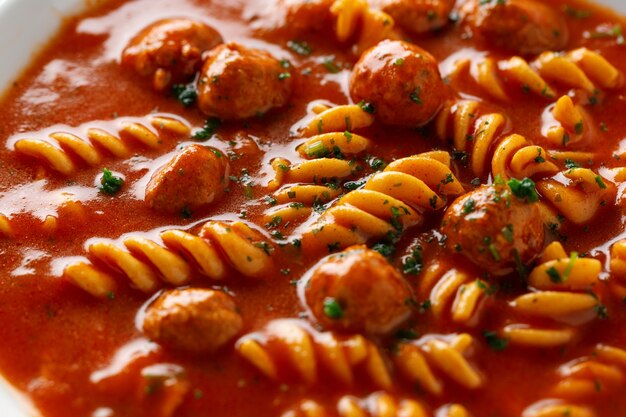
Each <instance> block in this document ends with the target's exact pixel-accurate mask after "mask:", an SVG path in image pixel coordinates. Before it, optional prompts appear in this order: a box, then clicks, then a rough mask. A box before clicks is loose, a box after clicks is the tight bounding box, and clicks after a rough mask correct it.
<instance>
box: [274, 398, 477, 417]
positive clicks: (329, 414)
mask: <svg viewBox="0 0 626 417" xmlns="http://www.w3.org/2000/svg"><path fill="white" fill-rule="evenodd" d="M434 416H437V417H469V416H470V414H469V412H468V411H467V410H466V409H465V407H463V406H462V405H459V404H450V405H445V406H443V407H440V408H439V409H438V410H436V411H435V412H431V411H430V410H428V409H427V408H426V407H424V406H423V405H422V404H420V403H419V402H418V401H415V400H411V399H401V398H396V397H395V396H393V395H391V394H388V393H386V392H375V393H373V394H370V395H368V396H367V397H365V398H357V397H354V396H351V395H345V396H343V397H341V398H339V400H338V401H337V404H336V406H333V407H332V409H331V408H329V407H324V406H323V405H321V404H319V403H317V402H316V401H315V400H304V401H301V402H300V403H299V404H298V405H296V406H295V407H293V408H292V409H291V410H289V411H287V412H285V413H284V414H283V415H282V417H434Z"/></svg>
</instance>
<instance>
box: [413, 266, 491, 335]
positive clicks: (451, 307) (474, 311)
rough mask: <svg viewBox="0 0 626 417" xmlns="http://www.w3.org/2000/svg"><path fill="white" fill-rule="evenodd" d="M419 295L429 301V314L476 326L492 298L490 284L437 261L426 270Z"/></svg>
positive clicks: (419, 288) (419, 287)
mask: <svg viewBox="0 0 626 417" xmlns="http://www.w3.org/2000/svg"><path fill="white" fill-rule="evenodd" d="M417 292H418V296H419V297H420V299H427V300H429V302H430V311H431V312H432V313H433V315H434V316H435V318H437V319H438V320H450V319H451V320H452V321H453V322H455V323H457V324H460V325H466V326H474V325H476V324H477V323H478V321H479V318H480V316H481V314H482V312H483V309H484V306H485V304H486V302H487V301H488V299H489V294H488V292H489V288H488V285H487V284H486V283H485V282H484V281H482V280H481V279H480V278H477V277H472V276H471V275H469V274H467V273H465V272H463V271H462V270H461V269H458V268H455V267H449V266H448V265H447V264H446V263H445V261H441V262H439V261H434V262H432V263H430V264H429V265H428V266H427V267H426V268H425V270H424V272H423V274H422V276H421V279H420V283H419V285H418V291H417Z"/></svg>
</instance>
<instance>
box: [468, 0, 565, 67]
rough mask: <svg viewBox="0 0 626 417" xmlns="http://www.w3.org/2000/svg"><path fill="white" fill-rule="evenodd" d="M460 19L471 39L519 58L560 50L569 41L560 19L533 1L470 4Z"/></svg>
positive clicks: (545, 7) (541, 3)
mask: <svg viewBox="0 0 626 417" xmlns="http://www.w3.org/2000/svg"><path fill="white" fill-rule="evenodd" d="M461 15H462V16H463V19H464V21H466V22H467V23H468V24H469V26H470V27H471V28H472V30H473V32H474V34H475V35H478V36H480V37H481V38H483V39H484V40H485V41H486V42H488V43H489V44H491V45H494V46H498V47H501V48H504V49H507V50H509V51H512V52H515V53H518V54H522V55H532V54H539V53H541V52H544V51H558V50H561V49H563V48H565V46H566V45H567V42H568V39H569V31H568V28H567V23H566V22H565V19H564V18H563V16H561V15H560V14H559V13H558V12H557V10H555V9H554V8H551V7H550V6H547V5H545V4H544V3H543V2H539V1H535V0H507V1H505V2H501V1H497V0H492V1H489V2H484V1H482V0H472V1H470V2H468V3H467V4H466V5H465V6H464V7H463V8H462V9H461Z"/></svg>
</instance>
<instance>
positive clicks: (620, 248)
mask: <svg viewBox="0 0 626 417" xmlns="http://www.w3.org/2000/svg"><path fill="white" fill-rule="evenodd" d="M610 266H611V281H610V284H609V285H610V286H611V290H612V292H613V294H615V296H616V297H617V298H618V299H619V300H626V240H624V239H622V240H620V241H618V242H616V243H615V244H614V245H613V246H612V247H611V263H610Z"/></svg>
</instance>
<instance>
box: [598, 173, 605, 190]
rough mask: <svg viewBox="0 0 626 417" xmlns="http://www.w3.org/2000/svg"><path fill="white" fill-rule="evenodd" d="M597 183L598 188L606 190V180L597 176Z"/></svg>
mask: <svg viewBox="0 0 626 417" xmlns="http://www.w3.org/2000/svg"><path fill="white" fill-rule="evenodd" d="M596 183H597V184H598V187H600V189H602V190H605V189H606V184H605V183H604V180H603V179H602V177H601V176H599V175H596Z"/></svg>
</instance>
